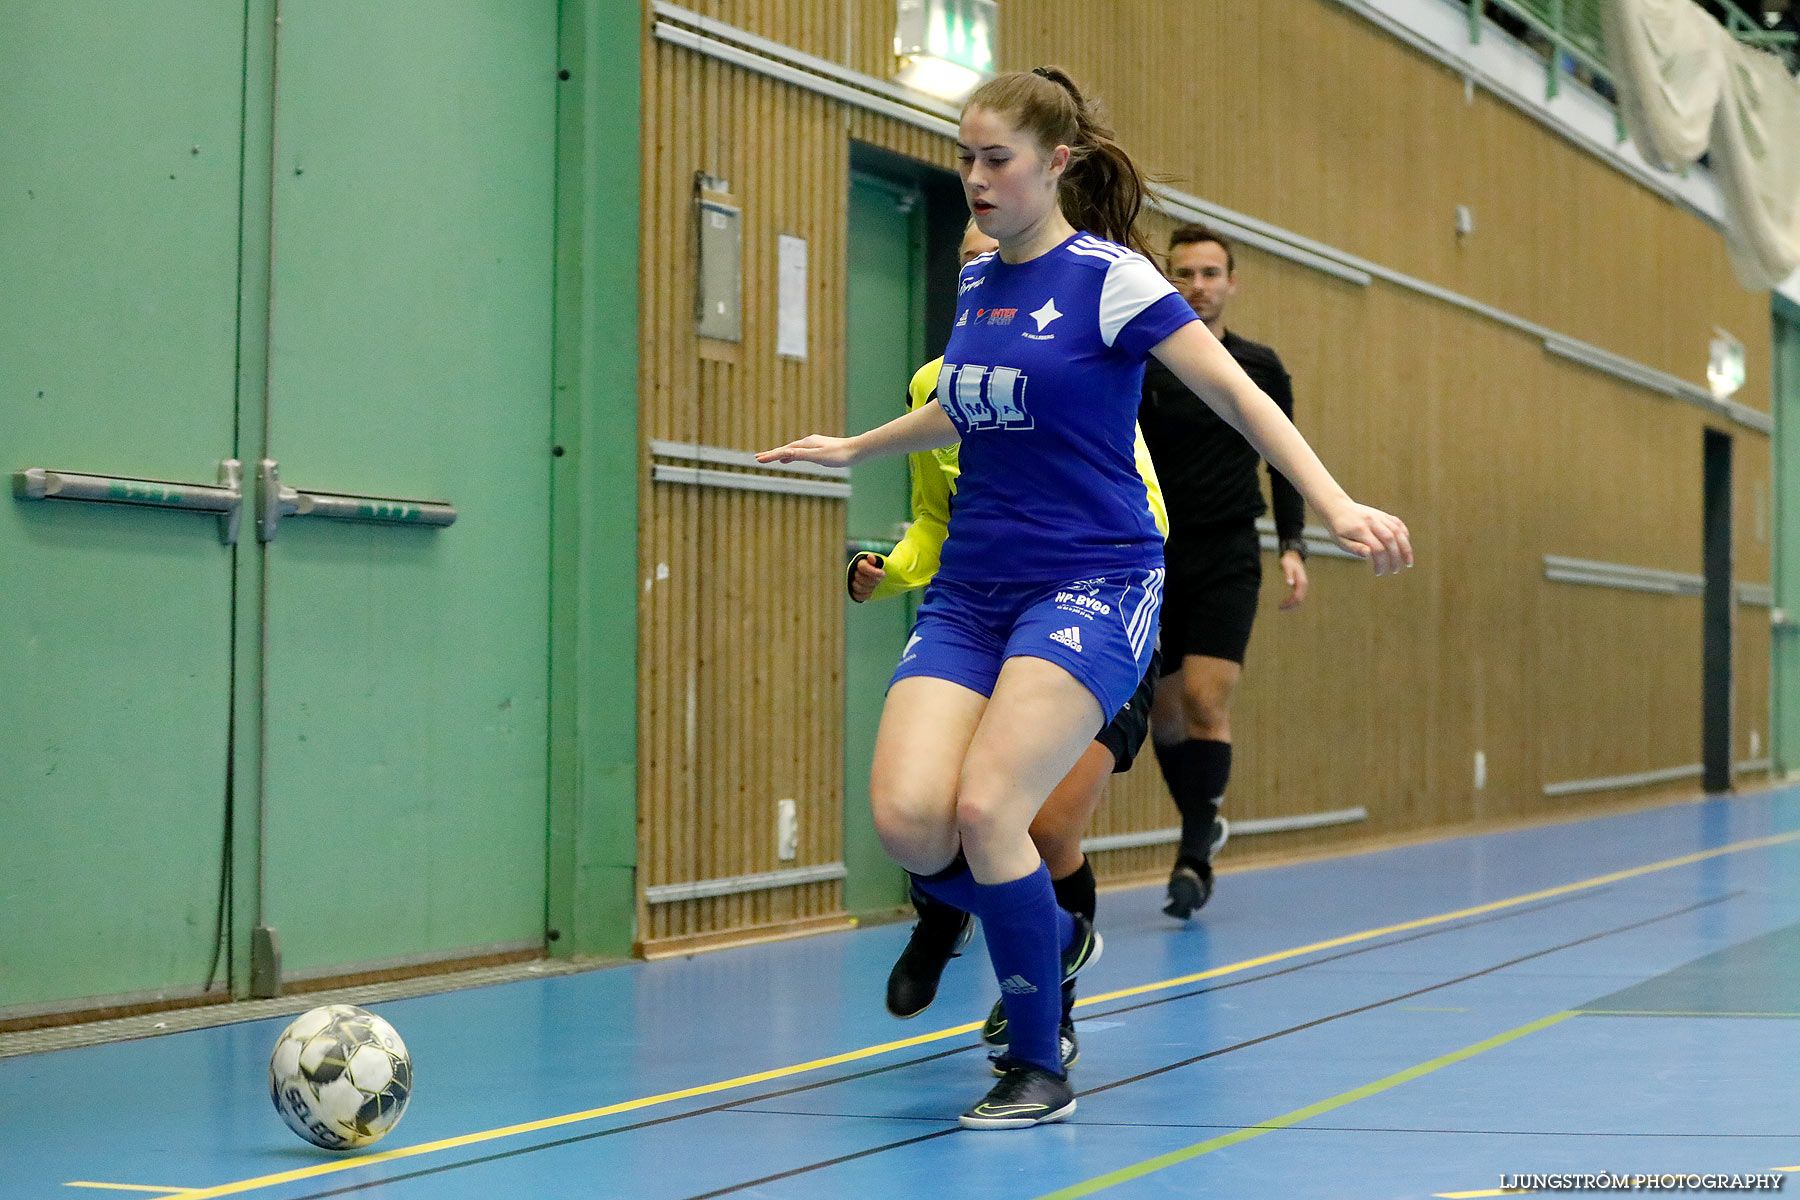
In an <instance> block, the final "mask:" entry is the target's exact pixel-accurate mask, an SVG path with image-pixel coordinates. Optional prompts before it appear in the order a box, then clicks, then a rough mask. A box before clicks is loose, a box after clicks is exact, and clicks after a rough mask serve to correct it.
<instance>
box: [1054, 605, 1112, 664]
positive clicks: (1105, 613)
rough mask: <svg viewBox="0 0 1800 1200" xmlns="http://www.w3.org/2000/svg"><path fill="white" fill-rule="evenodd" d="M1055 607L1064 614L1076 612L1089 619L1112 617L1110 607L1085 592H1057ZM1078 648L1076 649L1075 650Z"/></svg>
mask: <svg viewBox="0 0 1800 1200" xmlns="http://www.w3.org/2000/svg"><path fill="white" fill-rule="evenodd" d="M1056 607H1058V608H1060V609H1062V610H1063V611H1064V612H1078V613H1080V614H1081V615H1082V616H1084V617H1090V618H1091V617H1095V616H1100V617H1109V616H1111V615H1112V605H1110V604H1107V603H1106V602H1104V601H1102V600H1098V599H1096V598H1095V597H1093V596H1090V595H1088V594H1087V593H1086V592H1058V593H1056ZM1080 648H1081V647H1079V646H1077V647H1076V649H1077V650H1079V649H1080Z"/></svg>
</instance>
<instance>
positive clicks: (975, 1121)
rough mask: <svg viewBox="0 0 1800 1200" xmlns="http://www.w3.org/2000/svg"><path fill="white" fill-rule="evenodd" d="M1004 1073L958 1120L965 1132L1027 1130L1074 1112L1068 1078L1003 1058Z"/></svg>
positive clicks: (1072, 1091) (1072, 1092) (1073, 1096)
mask: <svg viewBox="0 0 1800 1200" xmlns="http://www.w3.org/2000/svg"><path fill="white" fill-rule="evenodd" d="M1000 1065H1001V1066H1002V1067H1003V1068H1004V1071H1005V1073H1004V1074H1002V1075H1001V1076H1000V1081H999V1082H998V1083H996V1084H994V1086H993V1089H992V1090H991V1091H989V1092H988V1094H987V1095H986V1096H984V1097H982V1100H981V1103H979V1104H977V1105H976V1106H975V1107H974V1108H971V1109H970V1110H969V1111H968V1112H966V1113H964V1114H963V1115H962V1116H960V1117H958V1118H957V1120H958V1121H960V1122H961V1123H962V1127H963V1128H964V1129H1029V1128H1031V1127H1032V1126H1033V1125H1043V1124H1045V1123H1046V1122H1049V1121H1060V1120H1062V1119H1063V1118H1064V1117H1067V1116H1068V1115H1069V1114H1070V1113H1072V1112H1074V1111H1075V1089H1074V1088H1072V1087H1070V1086H1069V1077H1068V1076H1067V1075H1052V1074H1051V1073H1050V1072H1048V1071H1046V1070H1044V1068H1042V1067H1035V1066H1032V1065H1031V1064H1030V1063H1022V1062H1019V1061H1017V1060H1016V1059H1011V1058H1003V1059H1002V1060H1001V1063H1000Z"/></svg>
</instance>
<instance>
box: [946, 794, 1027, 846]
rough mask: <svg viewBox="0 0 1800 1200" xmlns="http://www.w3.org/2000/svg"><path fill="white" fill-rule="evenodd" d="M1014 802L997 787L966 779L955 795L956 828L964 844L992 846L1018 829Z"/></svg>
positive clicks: (1012, 834)
mask: <svg viewBox="0 0 1800 1200" xmlns="http://www.w3.org/2000/svg"><path fill="white" fill-rule="evenodd" d="M1018 825H1019V822H1018V821H1017V819H1016V817H1015V815H1014V813H1013V806H1012V805H1009V804H1007V802H1006V795H1005V793H1004V792H1003V791H1002V790H1001V789H999V788H987V787H982V786H980V785H979V784H974V785H971V784H970V783H968V782H966V781H965V783H964V785H963V789H962V791H961V793H960V794H959V795H958V796H957V797H956V830H957V833H958V834H959V835H960V836H961V838H962V841H963V844H964V845H965V846H977V847H979V846H994V845H998V844H1000V843H1001V842H1002V841H1004V840H1005V839H1007V838H1008V837H1014V836H1017V835H1018V833H1019V832H1020V830H1019V828H1018Z"/></svg>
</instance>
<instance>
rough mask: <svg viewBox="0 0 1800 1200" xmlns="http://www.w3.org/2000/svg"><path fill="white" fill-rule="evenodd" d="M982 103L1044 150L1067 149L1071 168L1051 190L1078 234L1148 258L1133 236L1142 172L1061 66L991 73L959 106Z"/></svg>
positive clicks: (1140, 201)
mask: <svg viewBox="0 0 1800 1200" xmlns="http://www.w3.org/2000/svg"><path fill="white" fill-rule="evenodd" d="M975 105H980V106H981V107H982V108H986V109H990V110H992V111H994V112H996V113H1000V114H1002V115H1004V116H1006V117H1009V118H1011V120H1012V121H1013V123H1014V124H1015V125H1016V126H1017V127H1018V128H1019V129H1022V130H1024V131H1026V132H1028V133H1030V134H1031V135H1032V136H1033V137H1035V138H1036V139H1037V141H1038V145H1039V146H1041V147H1042V148H1043V149H1044V150H1045V152H1046V153H1047V152H1049V151H1051V150H1054V149H1055V148H1056V147H1058V146H1067V147H1068V148H1069V165H1068V168H1067V169H1066V170H1065V171H1064V172H1063V177H1062V181H1061V183H1060V184H1059V185H1058V187H1057V203H1058V204H1059V205H1060V206H1061V208H1062V211H1063V215H1064V216H1065V217H1067V218H1068V219H1069V224H1071V225H1073V226H1075V228H1077V229H1082V230H1086V231H1087V232H1088V233H1092V234H1095V235H1097V236H1099V237H1103V238H1106V239H1107V240H1108V241H1113V242H1119V243H1121V244H1122V245H1126V246H1130V247H1131V248H1132V249H1133V250H1136V251H1138V252H1139V253H1140V254H1144V255H1145V256H1146V257H1148V256H1149V248H1148V247H1147V246H1146V245H1145V244H1144V241H1143V239H1142V238H1140V237H1139V236H1138V232H1137V218H1138V212H1139V210H1140V209H1142V208H1143V205H1144V175H1143V172H1141V171H1139V170H1138V168H1137V164H1136V163H1134V162H1132V161H1131V156H1130V155H1129V154H1127V153H1125V150H1124V148H1123V147H1122V146H1120V145H1119V143H1117V142H1116V141H1114V140H1113V131H1112V126H1110V125H1108V124H1107V123H1106V121H1105V119H1104V118H1103V117H1102V116H1101V114H1100V109H1099V106H1098V105H1097V104H1095V103H1094V102H1092V101H1090V100H1087V99H1085V98H1083V96H1082V94H1081V89H1080V88H1078V87H1076V86H1075V81H1074V80H1073V79H1070V78H1069V76H1068V73H1067V72H1065V71H1064V70H1063V69H1062V68H1061V67H1038V68H1036V69H1034V70H1031V71H1011V72H1008V73H1007V74H1005V75H997V76H995V77H994V78H992V79H990V80H988V81H987V82H986V83H984V84H982V85H981V86H980V87H979V88H977V89H975V94H974V95H972V96H970V97H969V101H968V104H967V105H965V106H964V108H965V109H967V108H972V107H974V106H975Z"/></svg>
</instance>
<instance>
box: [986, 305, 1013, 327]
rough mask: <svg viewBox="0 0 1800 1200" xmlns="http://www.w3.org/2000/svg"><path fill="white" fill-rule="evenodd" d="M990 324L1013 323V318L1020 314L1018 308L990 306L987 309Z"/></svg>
mask: <svg viewBox="0 0 1800 1200" xmlns="http://www.w3.org/2000/svg"><path fill="white" fill-rule="evenodd" d="M987 314H988V316H987V323H988V324H989V325H1011V324H1012V323H1013V318H1014V317H1016V316H1018V315H1019V310H1018V309H1016V308H990V309H988V310H987Z"/></svg>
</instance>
